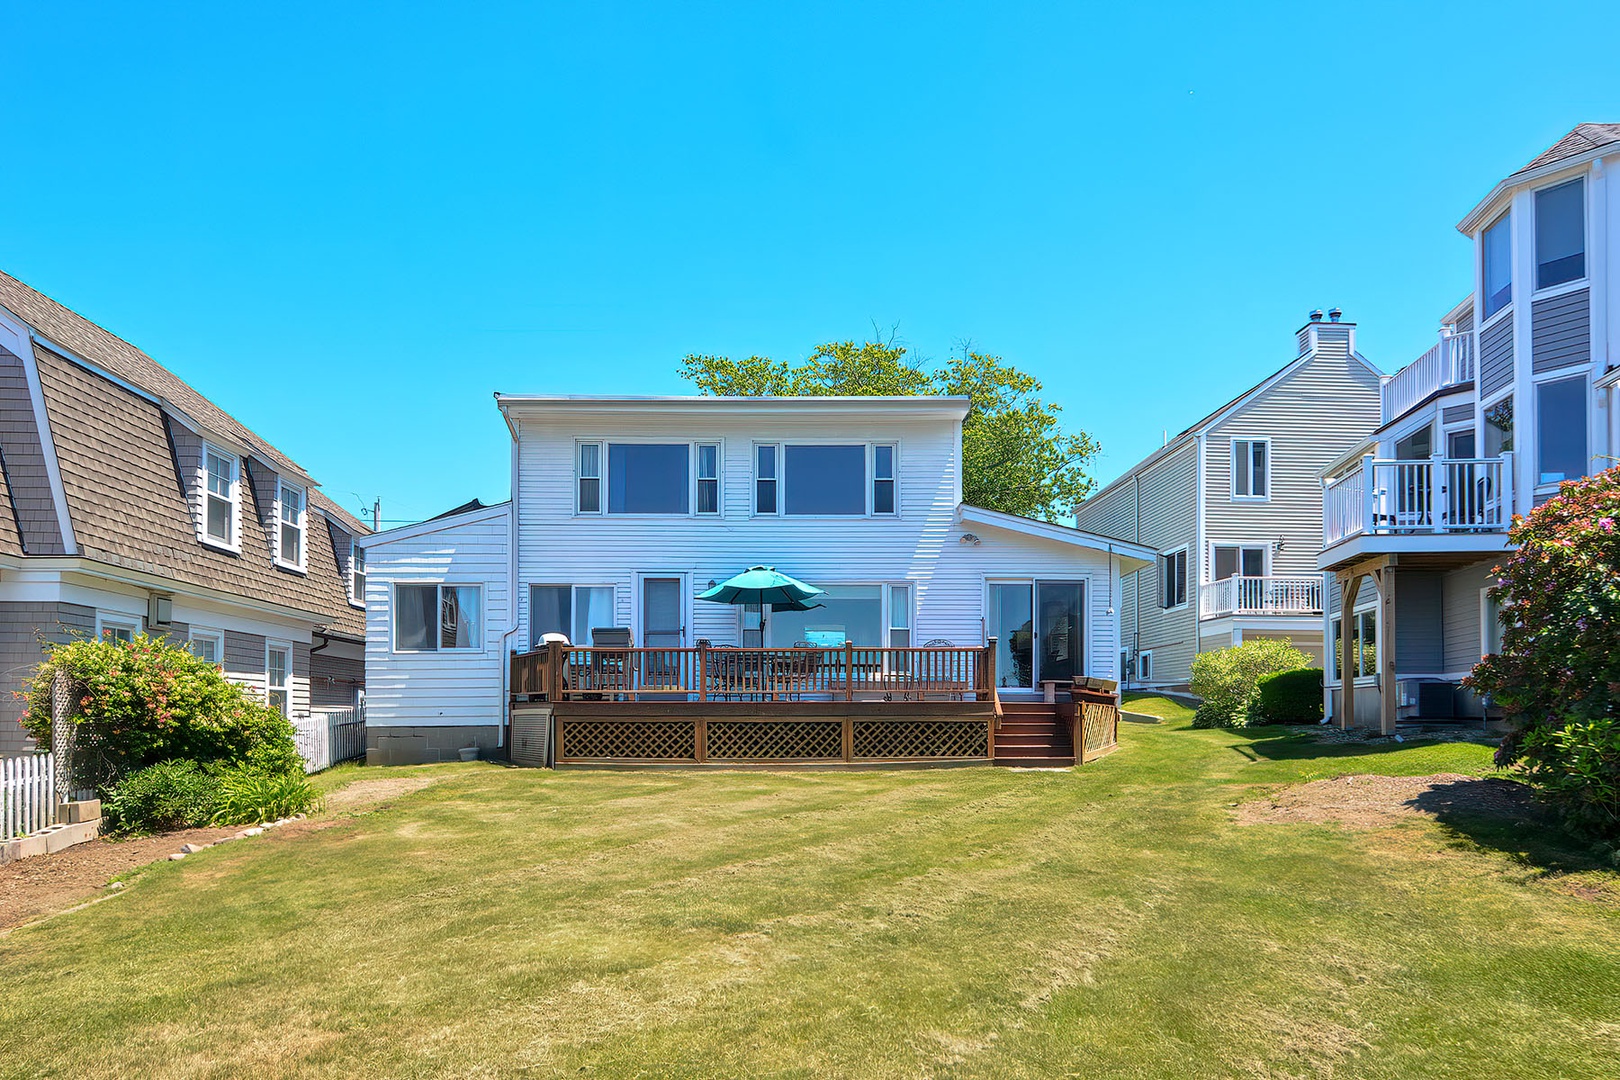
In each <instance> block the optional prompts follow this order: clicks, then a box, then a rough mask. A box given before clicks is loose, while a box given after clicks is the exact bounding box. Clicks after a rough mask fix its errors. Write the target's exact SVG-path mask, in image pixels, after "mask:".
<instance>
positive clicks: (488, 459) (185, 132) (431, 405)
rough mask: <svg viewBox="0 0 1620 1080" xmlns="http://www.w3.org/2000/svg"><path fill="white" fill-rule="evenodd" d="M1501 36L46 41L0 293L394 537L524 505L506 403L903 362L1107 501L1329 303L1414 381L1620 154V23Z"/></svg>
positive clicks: (690, 19)
mask: <svg viewBox="0 0 1620 1080" xmlns="http://www.w3.org/2000/svg"><path fill="white" fill-rule="evenodd" d="M1582 7H1584V10H1578V9H1580V8H1582ZM1489 8H1490V5H1477V4H1469V5H1442V4H1421V5H1412V4H1397V5H1382V4H1354V5H1318V6H1316V7H1314V8H1311V9H1309V10H1306V9H1302V8H1300V7H1298V6H1294V5H1279V6H1276V7H1271V8H1266V7H1261V6H1258V5H1256V6H1245V7H1243V8H1242V9H1241V10H1239V9H1238V8H1236V7H1233V6H1230V5H1207V4H1198V5H1187V6H1176V5H1115V6H1113V9H1112V10H1100V9H1099V10H1097V11H1091V10H1088V8H1087V7H1086V6H1082V5H1078V4H1075V5H1058V4H1046V5H1036V6H1021V5H1014V4H1007V3H996V4H983V5H963V4H938V3H928V4H917V5H899V4H889V5H883V6H882V8H881V10H878V6H877V5H872V4H851V5H847V6H838V5H820V4H818V5H791V6H790V5H767V4H749V5H744V4H737V5H697V4H681V5H656V6H655V5H618V4H580V5H563V4H549V5H543V6H542V5H536V4H524V5H513V6H511V7H506V8H501V7H499V6H497V5H457V6H456V7H455V10H452V6H451V5H443V4H438V5H422V6H420V7H414V8H413V7H410V6H407V5H404V4H392V5H388V6H386V7H382V6H377V7H371V8H367V9H361V8H358V7H357V8H355V9H353V10H352V11H350V12H347V13H345V12H341V11H340V9H339V7H338V6H337V5H330V4H321V5H307V6H306V5H302V4H296V3H284V4H277V5H273V6H264V5H223V4H216V5H196V6H193V7H178V8H171V7H164V6H160V5H138V6H137V5H117V6H114V5H96V6H92V5H72V6H64V5H31V6H24V5H17V6H13V7H11V8H10V9H9V10H8V12H7V13H6V15H5V19H4V25H5V29H6V35H5V36H6V39H7V44H8V47H7V49H6V70H5V75H4V80H3V83H0V85H3V86H4V100H5V104H6V107H5V110H4V111H5V117H6V122H5V127H4V130H5V138H4V140H3V144H4V146H5V149H6V153H5V157H4V160H5V164H4V166H3V167H0V208H3V209H0V267H3V268H4V269H5V270H7V271H8V272H10V273H12V274H14V275H16V276H18V277H20V278H22V279H23V280H24V281H27V282H28V283H30V284H32V285H34V286H35V287H36V288H39V289H41V290H42V291H44V292H46V293H48V294H50V295H52V296H54V297H55V298H57V299H58V300H61V301H62V302H64V303H66V304H67V305H68V306H70V307H72V308H74V309H75V310H77V311H79V312H81V313H82V314H84V315H86V316H88V317H90V318H91V319H93V320H95V321H96V322H99V323H100V324H102V325H103V326H106V327H107V328H108V329H110V330H112V331H113V332H114V333H117V334H119V335H120V336H123V337H125V338H127V339H129V340H131V341H133V342H134V343H135V344H137V345H139V346H140V347H142V348H143V349H145V350H146V351H147V352H148V353H150V354H152V355H153V356H154V357H155V358H156V359H158V360H159V361H160V362H162V363H164V364H165V365H167V366H168V367H170V368H172V369H173V370H174V371H176V372H177V373H178V374H180V375H181V376H182V377H184V378H185V379H187V380H188V381H190V382H191V383H193V384H194V385H195V386H197V387H198V388H199V389H200V390H202V391H203V392H204V393H206V394H208V395H209V396H210V397H212V398H214V399H215V400H216V401H217V402H218V403H220V404H221V405H222V406H224V407H225V408H227V409H229V410H230V411H232V412H234V413H235V414H236V415H237V416H238V417H239V418H241V419H242V420H243V421H244V422H245V423H247V424H248V425H249V426H251V427H253V428H254V429H255V430H257V431H259V432H260V433H261V434H263V435H265V436H266V437H267V438H269V439H271V440H272V441H273V442H275V443H276V444H277V445H278V446H280V447H281V448H282V449H283V450H284V451H286V452H287V453H288V454H289V455H290V456H292V457H293V458H294V459H295V460H297V461H299V462H300V463H301V464H302V465H304V466H305V467H306V468H307V469H309V470H310V471H311V472H312V473H313V475H315V476H316V477H317V478H319V479H320V480H321V481H322V484H323V487H324V488H325V490H326V491H327V492H328V494H330V495H331V496H332V497H334V498H336V499H338V500H339V501H340V502H342V503H343V504H344V505H346V506H350V507H358V506H360V505H362V504H364V505H369V503H370V501H371V499H372V498H373V497H377V496H380V497H381V498H382V501H383V517H384V519H385V523H386V522H388V521H395V522H397V521H403V520H414V519H418V518H420V517H423V516H427V515H430V514H433V513H437V512H439V511H441V510H444V509H446V508H448V507H450V506H452V505H455V504H457V503H459V502H461V501H463V500H465V499H467V498H471V497H473V496H478V497H481V498H483V499H485V500H486V501H493V500H497V499H501V498H505V497H506V495H507V488H508V458H507V454H506V432H505V428H504V426H503V425H502V423H501V421H500V417H499V415H498V413H497V412H496V411H495V409H494V406H493V403H492V402H491V399H490V395H491V393H492V392H493V391H496V390H501V391H510V392H532V393H625V392H630V393H681V392H685V384H683V383H682V382H681V381H680V380H679V379H678V377H677V376H676V374H675V369H676V364H677V361H678V360H679V358H680V357H681V356H682V355H683V354H685V353H687V352H718V353H731V354H734V355H747V354H749V353H762V354H767V355H772V356H779V357H799V356H802V355H804V354H805V353H806V352H808V351H809V350H810V349H811V348H812V347H813V346H814V345H815V344H816V343H817V342H820V341H825V340H830V339H840V338H847V337H861V336H863V335H865V334H867V333H868V332H869V331H870V329H871V327H872V325H873V324H874V323H876V324H877V325H879V326H882V327H885V328H887V327H891V326H898V328H899V335H900V338H901V339H902V340H903V341H905V342H906V343H908V344H909V345H911V346H912V347H913V348H914V349H916V350H917V351H918V352H920V353H922V354H923V355H925V356H927V357H931V358H939V357H943V356H944V355H946V354H947V353H949V352H950V351H951V350H952V349H953V348H954V347H956V346H957V345H958V344H959V343H961V342H963V341H969V340H970V341H971V342H972V343H973V344H974V347H975V348H978V349H980V350H982V351H987V352H994V353H998V354H1000V355H1002V356H1004V357H1005V358H1007V359H1008V360H1009V361H1010V362H1013V363H1015V364H1017V365H1018V366H1020V367H1022V368H1024V369H1025V370H1028V371H1030V372H1032V373H1034V374H1035V375H1037V376H1039V377H1040V378H1041V379H1042V380H1043V381H1044V382H1045V384H1046V389H1047V392H1048V394H1049V395H1050V397H1051V398H1052V399H1053V400H1056V401H1058V402H1060V403H1062V405H1063V406H1064V409H1065V413H1066V416H1067V418H1068V420H1069V422H1070V423H1072V424H1074V425H1076V426H1079V427H1083V428H1085V429H1087V430H1089V431H1091V432H1092V433H1093V434H1094V435H1096V436H1097V437H1098V438H1099V439H1100V440H1101V442H1102V444H1103V447H1104V456H1103V457H1102V458H1101V459H1100V460H1099V462H1098V463H1097V469H1096V473H1097V476H1098V478H1099V479H1101V480H1107V479H1109V478H1111V477H1113V476H1115V475H1117V474H1118V473H1119V472H1120V471H1122V470H1123V469H1125V468H1127V467H1129V466H1130V465H1131V464H1132V463H1133V462H1134V461H1135V460H1136V459H1137V458H1139V457H1141V456H1142V455H1143V454H1145V453H1147V452H1149V451H1150V450H1152V449H1153V448H1155V447H1157V446H1158V445H1159V443H1160V440H1161V437H1162V432H1163V431H1164V430H1165V429H1169V430H1170V431H1175V430H1177V429H1179V428H1181V427H1183V426H1185V425H1186V424H1187V423H1188V422H1190V421H1191V420H1193V419H1196V418H1197V417H1198V416H1199V415H1200V414H1202V413H1203V412H1205V411H1207V409H1208V408H1209V407H1211V406H1212V405H1214V404H1217V403H1218V402H1219V401H1221V400H1224V399H1226V398H1228V397H1230V396H1232V395H1233V394H1234V393H1236V392H1238V391H1241V390H1242V389H1244V388H1245V387H1246V386H1248V385H1249V384H1251V383H1253V382H1255V381H1257V380H1259V379H1260V378H1262V377H1263V376H1265V375H1266V374H1268V373H1269V372H1271V371H1273V370H1275V369H1276V368H1277V367H1279V366H1281V365H1282V364H1283V363H1285V362H1287V360H1289V359H1291V354H1292V343H1293V331H1294V330H1295V329H1297V327H1298V325H1299V324H1300V323H1301V322H1303V320H1304V316H1305V313H1306V312H1307V311H1308V310H1309V309H1311V308H1312V307H1316V306H1322V307H1328V306H1331V305H1334V304H1338V305H1340V306H1342V307H1343V308H1344V309H1345V311H1346V316H1347V318H1353V319H1355V320H1356V321H1357V322H1358V323H1359V324H1360V331H1359V333H1360V344H1361V348H1362V351H1363V352H1364V353H1365V354H1366V355H1367V356H1368V357H1369V358H1371V359H1372V360H1373V361H1374V362H1375V363H1378V364H1379V365H1381V366H1382V367H1384V368H1385V369H1386V370H1393V369H1394V368H1396V367H1399V366H1400V365H1402V364H1404V363H1406V362H1407V361H1408V360H1410V359H1412V358H1413V357H1415V356H1417V355H1418V354H1419V353H1421V352H1422V351H1423V350H1424V349H1425V348H1427V347H1428V345H1429V344H1430V343H1432V339H1433V334H1434V330H1435V327H1436V323H1437V320H1438V319H1439V317H1440V316H1441V315H1442V314H1443V313H1444V312H1445V311H1446V310H1447V309H1448V308H1449V307H1450V306H1451V305H1452V304H1453V303H1455V302H1456V301H1457V300H1458V299H1459V298H1460V297H1461V295H1462V293H1463V292H1464V290H1465V289H1466V287H1467V285H1466V282H1467V276H1468V248H1467V245H1466V242H1465V241H1464V240H1463V239H1462V238H1461V237H1460V236H1459V235H1458V234H1457V233H1456V232H1455V231H1454V228H1453V226H1454V223H1455V222H1456V221H1458V220H1459V219H1461V217H1462V216H1463V215H1464V214H1465V213H1466V212H1467V211H1468V209H1469V208H1470V207H1471V206H1472V205H1473V204H1474V202H1475V201H1477V200H1478V199H1479V198H1480V197H1481V196H1482V195H1484V193H1485V192H1486V191H1487V190H1488V189H1489V187H1490V186H1491V184H1492V183H1494V182H1495V181H1496V180H1497V179H1499V178H1500V177H1502V176H1503V175H1505V174H1506V173H1508V172H1509V171H1511V170H1513V169H1514V168H1517V167H1518V166H1520V165H1522V164H1523V163H1524V162H1525V161H1527V160H1529V159H1530V158H1531V157H1532V156H1534V155H1535V154H1536V153H1538V152H1539V151H1540V150H1541V149H1543V148H1544V147H1545V146H1546V145H1548V144H1549V143H1551V142H1552V141H1553V140H1555V139H1556V138H1557V137H1558V136H1559V135H1561V134H1563V132H1564V131H1566V130H1567V129H1568V128H1570V127H1572V126H1573V125H1575V124H1576V123H1578V122H1582V121H1616V120H1620V82H1617V81H1616V80H1615V78H1614V72H1613V70H1612V68H1611V67H1610V66H1608V65H1606V64H1605V63H1602V62H1600V61H1599V60H1598V59H1597V58H1596V57H1595V56H1589V57H1587V58H1585V59H1583V58H1581V57H1580V56H1579V55H1572V54H1571V52H1570V43H1571V40H1572V34H1571V29H1570V28H1571V27H1578V28H1579V30H1578V31H1577V32H1575V34H1574V35H1573V40H1577V41H1580V40H1585V41H1598V40H1614V36H1615V34H1616V33H1617V32H1620V5H1615V4H1613V3H1607V4H1593V5H1560V6H1559V7H1558V9H1557V10H1558V18H1550V17H1549V18H1538V19H1525V18H1523V17H1522V15H1523V10H1524V9H1523V8H1522V6H1521V5H1501V10H1500V11H1499V12H1497V13H1492V12H1491V11H1490V10H1489ZM1482 26H1483V27H1494V28H1495V29H1494V30H1492V31H1490V32H1486V33H1480V32H1478V28H1479V27H1482ZM1471 28H1472V29H1471Z"/></svg>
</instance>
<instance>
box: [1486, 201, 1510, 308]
mask: <svg viewBox="0 0 1620 1080" xmlns="http://www.w3.org/2000/svg"><path fill="white" fill-rule="evenodd" d="M1512 224H1513V218H1512V216H1511V215H1509V214H1503V215H1502V216H1501V217H1499V218H1497V219H1496V220H1495V221H1494V222H1492V223H1491V226H1490V227H1489V228H1488V229H1486V230H1485V232H1484V235H1482V236H1481V237H1480V244H1479V246H1480V263H1481V266H1480V277H1481V284H1482V285H1483V287H1484V293H1485V311H1484V314H1483V315H1482V316H1481V318H1483V319H1489V318H1490V317H1491V316H1492V315H1495V314H1496V313H1497V312H1498V311H1501V310H1502V309H1503V308H1505V307H1507V306H1508V302H1509V301H1511V300H1512V299H1513V230H1512V228H1511V226H1512Z"/></svg>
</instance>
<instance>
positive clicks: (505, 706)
mask: <svg viewBox="0 0 1620 1080" xmlns="http://www.w3.org/2000/svg"><path fill="white" fill-rule="evenodd" d="M501 415H502V417H504V418H505V420H506V428H507V430H508V431H510V432H511V433H512V472H511V482H512V493H511V497H510V498H509V499H508V500H507V505H506V609H507V618H508V621H509V623H510V625H509V626H507V628H506V631H505V632H504V633H502V634H501V648H500V656H501V723H500V726H499V727H498V728H497V729H496V736H495V738H496V742H495V746H496V748H497V749H501V748H504V747H505V746H506V729H507V728H509V727H511V725H512V656H511V652H510V649H509V644H510V642H511V640H512V635H513V634H515V633H517V631H518V581H517V562H518V560H517V536H518V433H517V428H516V427H514V426H513V424H512V418H511V417H510V416H507V415H506V410H505V409H502V410H501ZM546 743H547V747H548V748H549V746H550V740H549V739H548V740H547V741H546Z"/></svg>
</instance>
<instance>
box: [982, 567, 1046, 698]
mask: <svg viewBox="0 0 1620 1080" xmlns="http://www.w3.org/2000/svg"><path fill="white" fill-rule="evenodd" d="M1032 589H1033V586H1032V585H1031V584H1030V583H1029V582H1027V581H1011V582H1009V581H993V582H991V583H990V589H989V596H988V597H987V607H988V610H987V611H986V616H985V627H986V633H987V634H988V635H989V636H990V637H993V638H995V639H996V685H997V686H999V687H1002V688H1003V689H1008V690H1017V689H1024V690H1027V689H1030V688H1032V687H1033V686H1034V685H1035V652H1034V645H1035V622H1034V605H1033V600H1032V596H1031V592H1032Z"/></svg>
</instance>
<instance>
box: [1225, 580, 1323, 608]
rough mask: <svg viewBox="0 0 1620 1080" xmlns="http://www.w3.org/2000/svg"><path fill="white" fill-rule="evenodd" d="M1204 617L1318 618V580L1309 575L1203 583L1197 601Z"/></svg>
mask: <svg viewBox="0 0 1620 1080" xmlns="http://www.w3.org/2000/svg"><path fill="white" fill-rule="evenodd" d="M1200 611H1201V612H1202V613H1203V614H1204V615H1206V616H1209V615H1320V614H1321V613H1322V579H1321V578H1319V577H1312V576H1309V575H1296V576H1282V575H1278V576H1274V577H1246V576H1244V575H1242V574H1239V575H1237V576H1235V577H1229V578H1222V579H1221V580H1220V581H1211V582H1207V583H1206V584H1205V585H1204V587H1203V589H1202V591H1201V598H1200Z"/></svg>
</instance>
